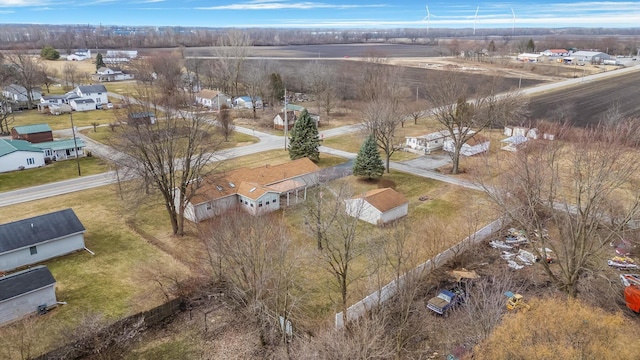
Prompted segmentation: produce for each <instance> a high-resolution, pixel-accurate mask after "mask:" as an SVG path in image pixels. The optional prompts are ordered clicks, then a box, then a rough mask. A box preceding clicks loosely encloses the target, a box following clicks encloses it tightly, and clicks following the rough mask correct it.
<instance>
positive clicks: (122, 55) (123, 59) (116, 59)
mask: <svg viewBox="0 0 640 360" xmlns="http://www.w3.org/2000/svg"><path fill="white" fill-rule="evenodd" d="M137 57H138V51H137V50H107V54H106V55H105V56H103V57H102V61H103V62H104V63H105V64H120V63H127V62H129V61H131V60H133V59H135V58H137Z"/></svg>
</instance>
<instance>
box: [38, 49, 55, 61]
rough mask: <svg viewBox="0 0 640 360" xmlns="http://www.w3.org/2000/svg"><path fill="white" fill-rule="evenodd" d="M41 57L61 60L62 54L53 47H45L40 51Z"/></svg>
mask: <svg viewBox="0 0 640 360" xmlns="http://www.w3.org/2000/svg"><path fill="white" fill-rule="evenodd" d="M40 57H42V58H43V59H47V60H58V59H59V58H60V53H59V52H58V50H56V49H54V48H53V47H52V46H45V47H43V48H42V50H40Z"/></svg>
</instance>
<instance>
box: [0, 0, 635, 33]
mask: <svg viewBox="0 0 640 360" xmlns="http://www.w3.org/2000/svg"><path fill="white" fill-rule="evenodd" d="M426 6H428V7H429V11H430V13H431V17H430V19H429V21H428V23H429V24H428V26H429V27H431V28H438V27H444V28H472V27H474V25H475V26H476V27H477V28H482V27H490V28H496V27H504V28H510V27H512V26H514V24H515V27H640V1H592V2H578V1H575V2H571V1H557V0H546V1H527V2H524V1H511V2H507V1H491V2H472V1H462V0H451V1H433V2H422V1H415V0H324V1H322V0H319V1H302V0H301V1H296V0H226V1H220V0H209V1H204V0H184V1H178V0H127V1H122V0H87V1H78V0H76V1H74V0H69V1H64V0H62V1H58V0H0V23H37V24H91V25H99V24H103V25H132V26H147V25H150V26H166V25H169V26H206V27H277V28H292V27H303V28H310V27H311V28H315V27H322V28H416V27H423V28H426V27H427V20H426V19H425V17H426V16H427V9H426ZM476 10H477V18H476ZM514 13H515V22H514V16H513V14H514Z"/></svg>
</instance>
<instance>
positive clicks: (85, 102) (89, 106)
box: [69, 98, 96, 111]
mask: <svg viewBox="0 0 640 360" xmlns="http://www.w3.org/2000/svg"><path fill="white" fill-rule="evenodd" d="M69 105H70V106H71V108H72V109H73V110H75V111H91V110H95V109H96V103H95V101H93V99H89V98H77V99H71V100H69Z"/></svg>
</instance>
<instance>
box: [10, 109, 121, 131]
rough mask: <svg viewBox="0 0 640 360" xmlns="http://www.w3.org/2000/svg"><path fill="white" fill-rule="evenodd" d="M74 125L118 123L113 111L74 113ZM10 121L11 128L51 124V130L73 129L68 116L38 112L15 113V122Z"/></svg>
mask: <svg viewBox="0 0 640 360" xmlns="http://www.w3.org/2000/svg"><path fill="white" fill-rule="evenodd" d="M72 116H73V124H74V125H75V126H76V127H77V128H80V127H84V126H91V124H92V123H94V122H97V123H98V124H101V125H102V124H110V123H113V122H115V121H116V112H115V111H114V110H112V109H108V110H107V109H105V110H95V111H80V112H78V111H74V112H73V113H72ZM11 121H12V120H11V119H9V122H10V127H14V126H21V125H33V124H49V127H51V130H64V129H71V118H70V117H69V115H67V114H63V115H51V114H44V113H40V112H38V110H25V111H19V112H15V113H14V116H13V122H11Z"/></svg>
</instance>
